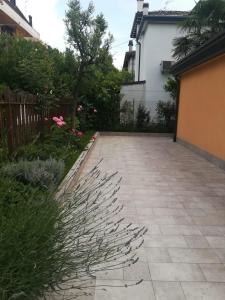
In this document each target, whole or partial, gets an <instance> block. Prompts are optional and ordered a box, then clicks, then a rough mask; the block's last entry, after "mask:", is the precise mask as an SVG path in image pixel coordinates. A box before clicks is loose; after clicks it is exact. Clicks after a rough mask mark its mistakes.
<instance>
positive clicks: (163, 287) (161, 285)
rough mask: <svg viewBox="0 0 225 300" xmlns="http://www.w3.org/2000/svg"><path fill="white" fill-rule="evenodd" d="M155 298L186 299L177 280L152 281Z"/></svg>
mask: <svg viewBox="0 0 225 300" xmlns="http://www.w3.org/2000/svg"><path fill="white" fill-rule="evenodd" d="M153 287H154V291H155V296H156V300H186V299H185V296H184V293H183V290H182V288H181V285H180V283H179V282H163V281H153Z"/></svg>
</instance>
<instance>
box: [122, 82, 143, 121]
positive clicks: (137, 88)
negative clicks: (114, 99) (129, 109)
mask: <svg viewBox="0 0 225 300" xmlns="http://www.w3.org/2000/svg"><path fill="white" fill-rule="evenodd" d="M120 93H121V95H122V101H121V107H122V105H123V103H124V102H125V101H128V102H130V103H132V104H133V105H134V116H135V115H136V112H137V109H138V106H139V104H143V103H144V101H145V99H144V97H145V84H144V83H141V84H129V85H123V86H122V87H121V91H120Z"/></svg>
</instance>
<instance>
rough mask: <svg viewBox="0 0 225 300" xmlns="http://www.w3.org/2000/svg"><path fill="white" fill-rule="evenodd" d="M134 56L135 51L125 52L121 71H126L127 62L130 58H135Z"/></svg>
mask: <svg viewBox="0 0 225 300" xmlns="http://www.w3.org/2000/svg"><path fill="white" fill-rule="evenodd" d="M135 56H136V51H131V52H126V54H125V58H124V63H123V69H128V64H129V60H130V59H131V58H135Z"/></svg>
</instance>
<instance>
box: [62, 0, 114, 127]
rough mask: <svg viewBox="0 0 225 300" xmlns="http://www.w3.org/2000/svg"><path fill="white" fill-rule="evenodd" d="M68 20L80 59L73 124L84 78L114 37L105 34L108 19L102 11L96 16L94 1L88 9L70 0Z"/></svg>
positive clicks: (70, 40) (72, 43)
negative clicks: (106, 19)
mask: <svg viewBox="0 0 225 300" xmlns="http://www.w3.org/2000/svg"><path fill="white" fill-rule="evenodd" d="M65 23H66V28H67V36H68V43H69V46H70V51H71V52H70V53H73V55H74V57H75V61H76V63H75V64H74V69H73V70H71V71H72V74H73V75H74V76H75V80H74V82H73V99H74V100H73V103H72V105H73V124H74V125H75V116H76V109H77V104H78V101H79V96H80V86H81V85H82V81H83V80H84V77H85V74H86V73H87V72H88V68H89V67H90V66H92V65H97V64H101V57H102V54H103V53H105V52H106V53H107V52H108V51H109V47H110V44H111V41H112V37H111V35H109V37H108V38H105V35H106V30H107V23H106V21H105V19H104V17H103V15H102V14H100V15H97V16H94V6H93V3H92V2H91V3H90V4H89V6H88V8H87V9H86V10H83V9H82V8H81V5H80V1H79V0H70V1H69V3H68V11H67V13H66V20H65Z"/></svg>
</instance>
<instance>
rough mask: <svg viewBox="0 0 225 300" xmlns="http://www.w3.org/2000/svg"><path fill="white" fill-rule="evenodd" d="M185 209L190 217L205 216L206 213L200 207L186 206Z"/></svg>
mask: <svg viewBox="0 0 225 300" xmlns="http://www.w3.org/2000/svg"><path fill="white" fill-rule="evenodd" d="M185 211H186V213H187V214H188V215H189V216H191V217H205V216H206V215H207V213H206V212H205V210H203V209H202V208H186V209H185Z"/></svg>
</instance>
